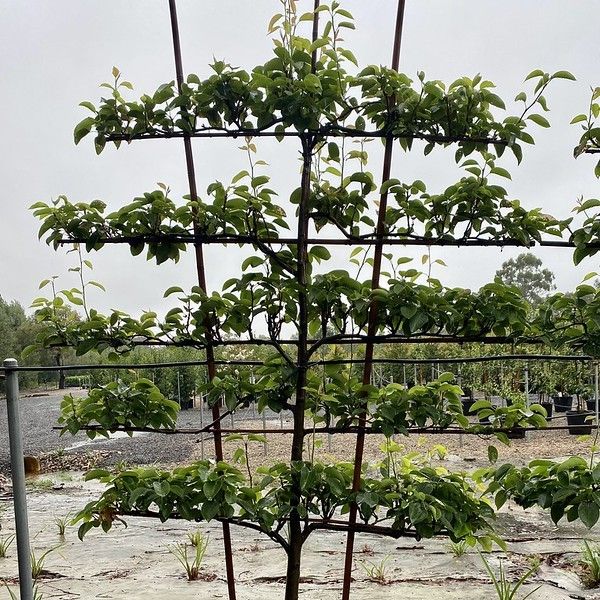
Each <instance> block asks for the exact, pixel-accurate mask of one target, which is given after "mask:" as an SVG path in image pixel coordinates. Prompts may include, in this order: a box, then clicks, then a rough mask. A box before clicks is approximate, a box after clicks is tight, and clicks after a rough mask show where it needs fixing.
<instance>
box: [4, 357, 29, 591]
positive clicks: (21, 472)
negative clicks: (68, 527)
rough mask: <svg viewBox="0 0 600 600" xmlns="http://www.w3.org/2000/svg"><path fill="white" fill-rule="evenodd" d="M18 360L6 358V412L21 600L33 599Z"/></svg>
mask: <svg viewBox="0 0 600 600" xmlns="http://www.w3.org/2000/svg"><path fill="white" fill-rule="evenodd" d="M15 367H18V363H17V361H16V360H15V359H14V358H7V359H6V360H5V361H4V373H5V374H6V414H7V419H8V439H9V445H10V470H11V476H12V487H13V502H14V507H15V530H16V536H17V556H18V560H19V591H20V594H21V600H33V578H32V576H31V554H30V547H29V521H28V518H27V494H26V491H25V463H24V460H23V436H22V432H21V414H20V412H19V375H18V373H17V371H15V370H14V369H15Z"/></svg>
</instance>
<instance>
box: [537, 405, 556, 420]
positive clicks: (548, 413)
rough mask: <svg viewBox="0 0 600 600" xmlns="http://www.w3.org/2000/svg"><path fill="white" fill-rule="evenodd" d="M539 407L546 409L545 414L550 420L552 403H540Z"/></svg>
mask: <svg viewBox="0 0 600 600" xmlns="http://www.w3.org/2000/svg"><path fill="white" fill-rule="evenodd" d="M540 406H542V407H544V408H545V409H546V414H547V416H548V418H550V417H551V416H552V409H553V407H554V404H552V402H540Z"/></svg>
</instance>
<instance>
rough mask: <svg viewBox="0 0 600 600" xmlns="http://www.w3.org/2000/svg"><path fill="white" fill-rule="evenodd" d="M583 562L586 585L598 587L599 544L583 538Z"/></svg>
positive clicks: (599, 574) (599, 576)
mask: <svg viewBox="0 0 600 600" xmlns="http://www.w3.org/2000/svg"><path fill="white" fill-rule="evenodd" d="M581 564H582V565H583V567H584V573H583V576H582V578H581V579H582V581H583V583H584V584H585V586H586V587H589V588H593V587H598V585H600V546H599V545H598V544H590V543H589V542H588V541H587V540H583V548H582V550H581Z"/></svg>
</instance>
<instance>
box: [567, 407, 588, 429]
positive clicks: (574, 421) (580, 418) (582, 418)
mask: <svg viewBox="0 0 600 600" xmlns="http://www.w3.org/2000/svg"><path fill="white" fill-rule="evenodd" d="M593 415H594V413H593V412H592V411H591V410H586V411H582V412H579V411H577V410H568V411H567V425H568V426H569V433H570V434H571V435H589V434H590V433H592V424H591V423H590V422H589V421H587V420H586V419H588V417H592V416H593Z"/></svg>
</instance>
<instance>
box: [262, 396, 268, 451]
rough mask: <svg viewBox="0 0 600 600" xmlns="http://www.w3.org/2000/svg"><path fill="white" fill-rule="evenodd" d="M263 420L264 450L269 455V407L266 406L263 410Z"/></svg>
mask: <svg viewBox="0 0 600 600" xmlns="http://www.w3.org/2000/svg"><path fill="white" fill-rule="evenodd" d="M262 422H263V436H264V438H265V441H264V442H263V451H264V454H265V456H267V407H266V406H265V407H264V408H263V411H262Z"/></svg>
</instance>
